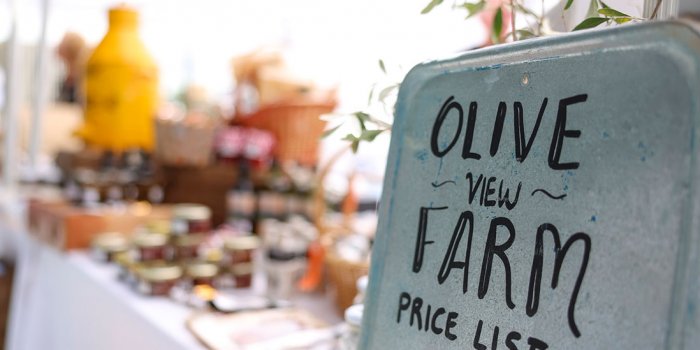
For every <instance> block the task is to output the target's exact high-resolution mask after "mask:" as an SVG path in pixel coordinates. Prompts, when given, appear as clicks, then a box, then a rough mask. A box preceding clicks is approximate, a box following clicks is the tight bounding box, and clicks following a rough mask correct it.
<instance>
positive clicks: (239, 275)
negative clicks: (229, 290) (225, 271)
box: [229, 263, 253, 288]
mask: <svg viewBox="0 0 700 350" xmlns="http://www.w3.org/2000/svg"><path fill="white" fill-rule="evenodd" d="M229 271H230V272H231V277H233V284H234V286H235V287H236V288H250V287H251V286H252V285H253V264H252V263H239V264H237V265H235V266H232V267H230V268H229Z"/></svg>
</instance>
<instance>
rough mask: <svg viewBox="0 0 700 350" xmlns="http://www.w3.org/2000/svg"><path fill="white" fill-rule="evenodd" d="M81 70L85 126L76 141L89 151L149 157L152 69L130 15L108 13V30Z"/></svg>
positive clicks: (120, 10) (118, 10)
mask: <svg viewBox="0 0 700 350" xmlns="http://www.w3.org/2000/svg"><path fill="white" fill-rule="evenodd" d="M86 70H87V71H86V73H85V90H84V91H85V120H84V124H83V126H82V127H81V128H80V129H79V130H78V131H77V134H78V136H80V137H82V138H83V139H84V140H85V142H86V143H87V144H88V145H90V146H96V147H99V148H103V149H107V150H112V151H116V152H121V151H123V150H125V149H129V148H141V149H143V150H146V151H151V150H152V149H153V143H154V142H153V139H154V131H153V129H154V128H153V118H154V114H155V110H156V104H157V99H158V69H157V67H156V65H155V62H154V61H153V58H151V56H150V55H149V54H148V52H147V50H146V47H145V46H144V44H143V42H141V39H140V38H139V36H138V13H137V12H136V11H135V10H133V9H131V8H128V7H125V6H118V7H115V8H112V9H110V10H109V29H108V31H107V34H105V36H104V38H103V39H102V41H101V42H100V44H99V45H98V46H97V47H96V48H95V50H94V51H93V53H92V55H91V56H90V58H89V59H88V61H87V67H86Z"/></svg>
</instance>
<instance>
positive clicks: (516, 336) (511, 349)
mask: <svg viewBox="0 0 700 350" xmlns="http://www.w3.org/2000/svg"><path fill="white" fill-rule="evenodd" d="M520 338H521V335H520V333H518V332H515V331H513V332H510V333H508V336H506V347H507V348H508V350H518V347H517V346H516V345H515V344H514V343H513V340H520Z"/></svg>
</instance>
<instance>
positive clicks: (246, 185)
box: [226, 159, 256, 233]
mask: <svg viewBox="0 0 700 350" xmlns="http://www.w3.org/2000/svg"><path fill="white" fill-rule="evenodd" d="M238 169H239V176H238V180H237V181H236V183H235V184H234V185H233V187H231V189H230V190H229V191H228V193H227V194H226V215H227V220H228V223H229V225H231V226H233V228H234V229H236V230H238V231H240V232H244V233H250V232H253V222H254V218H255V207H256V203H255V189H254V187H253V180H252V179H251V174H250V163H249V162H248V160H245V159H244V160H242V161H241V162H240V166H239V168H238Z"/></svg>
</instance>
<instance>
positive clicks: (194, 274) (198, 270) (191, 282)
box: [185, 261, 219, 287]
mask: <svg viewBox="0 0 700 350" xmlns="http://www.w3.org/2000/svg"><path fill="white" fill-rule="evenodd" d="M218 274H219V267H218V266H217V265H216V264H212V263H208V262H200V261H196V262H191V263H188V264H186V265H185V277H186V278H187V284H188V287H194V286H199V285H208V286H214V280H215V279H216V277H217V275H218Z"/></svg>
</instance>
